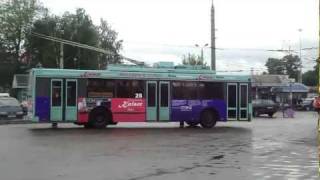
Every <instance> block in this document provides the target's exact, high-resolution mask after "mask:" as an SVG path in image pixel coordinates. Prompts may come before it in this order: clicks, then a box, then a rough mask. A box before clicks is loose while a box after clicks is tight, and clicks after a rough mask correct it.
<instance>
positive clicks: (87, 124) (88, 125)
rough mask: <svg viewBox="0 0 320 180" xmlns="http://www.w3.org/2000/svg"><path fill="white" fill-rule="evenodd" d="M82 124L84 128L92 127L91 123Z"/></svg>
mask: <svg viewBox="0 0 320 180" xmlns="http://www.w3.org/2000/svg"><path fill="white" fill-rule="evenodd" d="M83 126H84V128H86V129H91V128H92V125H91V124H90V123H86V124H84V125H83Z"/></svg>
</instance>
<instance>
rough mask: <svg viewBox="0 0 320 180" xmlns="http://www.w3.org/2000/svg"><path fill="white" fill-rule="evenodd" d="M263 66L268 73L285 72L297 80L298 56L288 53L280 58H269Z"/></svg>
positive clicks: (299, 65)
mask: <svg viewBox="0 0 320 180" xmlns="http://www.w3.org/2000/svg"><path fill="white" fill-rule="evenodd" d="M265 66H266V67H267V68H268V72H269V74H287V75H289V77H290V78H294V79H296V80H297V78H298V73H299V68H300V67H301V64H300V58H299V57H298V56H294V55H292V54H290V55H287V56H284V57H283V58H281V59H276V58H269V59H268V61H267V62H266V64H265Z"/></svg>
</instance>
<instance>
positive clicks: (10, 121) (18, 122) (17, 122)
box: [0, 120, 32, 125]
mask: <svg viewBox="0 0 320 180" xmlns="http://www.w3.org/2000/svg"><path fill="white" fill-rule="evenodd" d="M31 123H32V121H31V120H0V125H6V124H31Z"/></svg>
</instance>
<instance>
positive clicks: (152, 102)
mask: <svg viewBox="0 0 320 180" xmlns="http://www.w3.org/2000/svg"><path fill="white" fill-rule="evenodd" d="M155 91H156V84H154V83H150V84H148V106H149V107H155V106H156V95H155Z"/></svg>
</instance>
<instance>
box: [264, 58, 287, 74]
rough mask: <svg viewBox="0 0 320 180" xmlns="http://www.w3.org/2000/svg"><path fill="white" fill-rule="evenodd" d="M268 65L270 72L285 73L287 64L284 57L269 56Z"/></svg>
mask: <svg viewBox="0 0 320 180" xmlns="http://www.w3.org/2000/svg"><path fill="white" fill-rule="evenodd" d="M266 66H267V68H268V72H269V74H285V65H284V62H283V61H282V59H276V58H269V59H268V61H267V63H266Z"/></svg>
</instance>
